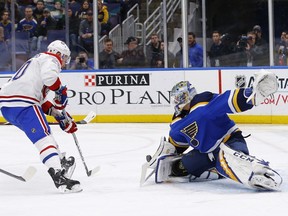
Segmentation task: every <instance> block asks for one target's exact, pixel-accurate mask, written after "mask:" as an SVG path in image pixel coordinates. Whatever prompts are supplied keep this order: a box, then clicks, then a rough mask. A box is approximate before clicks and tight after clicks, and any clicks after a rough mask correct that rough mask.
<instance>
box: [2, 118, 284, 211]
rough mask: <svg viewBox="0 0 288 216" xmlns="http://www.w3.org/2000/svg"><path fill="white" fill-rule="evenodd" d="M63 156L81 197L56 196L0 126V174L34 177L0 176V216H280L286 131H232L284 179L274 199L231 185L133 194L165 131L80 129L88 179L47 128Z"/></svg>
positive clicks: (22, 142) (19, 141) (151, 188)
mask: <svg viewBox="0 0 288 216" xmlns="http://www.w3.org/2000/svg"><path fill="white" fill-rule="evenodd" d="M51 127H52V130H53V133H54V137H55V138H56V140H57V141H58V143H59V145H60V148H61V150H62V151H66V152H67V154H68V155H74V156H75V157H76V159H77V167H76V170H75V173H74V178H75V179H77V180H79V181H80V182H81V184H82V188H83V192H81V193H78V194H59V192H58V191H57V190H56V188H55V187H54V184H53V182H52V180H51V179H50V176H49V175H48V173H47V169H46V167H45V166H44V165H43V164H41V163H40V159H39V156H38V152H37V150H36V148H35V147H33V145H32V144H31V143H30V141H29V140H28V138H26V136H25V135H24V134H23V133H22V132H21V131H20V130H18V129H17V128H16V127H14V126H0V137H1V141H0V149H1V151H0V167H1V168H2V169H6V170H7V171H10V172H13V173H16V174H19V175H20V174H22V173H23V172H24V171H25V169H26V168H27V167H28V166H30V165H32V166H35V167H36V168H37V173H36V175H35V176H34V177H33V178H32V179H31V180H30V181H29V182H26V183H25V182H20V181H17V180H15V179H13V178H11V177H8V176H6V175H3V174H1V173H0V215H1V216H10V215H13V216H16V215H17V216H51V215H54V216H58V215H59V216H115V215H117V216H158V215H168V216H176V215H179V216H180V215H191V216H201V215H205V216H206V215H213V216H218V215H219V216H220V215H221V216H225V215H227V216H228V215H229V216H230V215H232V216H238V215H239V216H240V215H241V216H243V215H247V216H249V215H253V216H256V215H257V216H258V215H259V216H264V215H267V216H268V215H269V216H271V215H280V216H281V215H287V209H288V206H287V204H288V186H287V183H286V181H287V176H288V170H287V168H288V144H287V143H288V125H282V126H281V125H239V127H240V128H241V129H242V130H243V132H244V135H248V134H250V133H251V136H250V137H249V138H248V139H247V142H248V146H249V148H250V152H251V154H252V155H255V156H257V157H258V158H263V159H265V160H268V161H270V165H271V167H273V168H274V169H276V170H277V171H278V172H279V173H280V175H281V176H282V177H283V181H284V182H283V184H282V187H281V192H255V191H253V190H251V189H247V188H245V187H243V186H241V185H239V184H237V183H234V182H232V181H231V180H227V179H225V180H218V181H209V182H194V183H173V184H172V183H170V184H168V183H167V184H158V185H155V184H154V183H153V177H151V179H149V180H148V182H147V183H146V184H145V185H144V186H143V187H140V186H139V182H140V175H141V166H142V164H143V163H144V162H145V156H146V155H147V154H152V153H154V151H155V150H156V148H157V147H158V144H159V141H160V137H161V136H167V132H168V127H169V126H168V124H120V123H118V124H100V123H98V124H88V125H79V130H78V132H77V138H78V140H79V143H80V146H81V150H82V152H83V155H84V157H85V160H86V163H87V166H88V168H89V169H92V168H94V167H96V166H98V165H100V166H101V170H100V171H99V173H97V174H96V175H95V176H93V177H87V176H86V173H85V169H84V166H83V164H82V161H81V159H80V157H79V154H78V151H77V148H76V146H75V144H74V140H73V137H72V135H70V134H66V133H64V132H62V131H61V129H60V128H59V127H58V126H57V125H53V126H51Z"/></svg>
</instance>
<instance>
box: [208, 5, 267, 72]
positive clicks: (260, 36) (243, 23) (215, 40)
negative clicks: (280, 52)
mask: <svg viewBox="0 0 288 216" xmlns="http://www.w3.org/2000/svg"><path fill="white" fill-rule="evenodd" d="M206 11H207V50H208V57H209V66H212V67H215V66H224V67H225V66H242V67H247V66H248V67H249V66H267V65H269V44H268V42H269V32H268V2H267V0H262V1H261V0H249V1H247V0H245V1H229V0H222V1H206ZM219 36H220V37H219Z"/></svg>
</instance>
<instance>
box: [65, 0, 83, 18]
mask: <svg viewBox="0 0 288 216" xmlns="http://www.w3.org/2000/svg"><path fill="white" fill-rule="evenodd" d="M68 6H69V8H70V9H71V10H72V12H73V14H74V15H75V16H77V14H78V11H79V10H80V8H81V4H80V3H79V2H78V1H76V0H69V3H68Z"/></svg>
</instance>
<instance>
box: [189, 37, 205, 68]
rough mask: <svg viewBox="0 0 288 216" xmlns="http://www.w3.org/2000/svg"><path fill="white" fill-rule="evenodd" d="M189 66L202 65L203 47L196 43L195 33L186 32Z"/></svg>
mask: <svg viewBox="0 0 288 216" xmlns="http://www.w3.org/2000/svg"><path fill="white" fill-rule="evenodd" d="M188 46H189V49H188V55H189V67H203V48H202V47H201V46H200V45H199V44H197V43H196V35H195V34H194V33H193V32H189V33H188Z"/></svg>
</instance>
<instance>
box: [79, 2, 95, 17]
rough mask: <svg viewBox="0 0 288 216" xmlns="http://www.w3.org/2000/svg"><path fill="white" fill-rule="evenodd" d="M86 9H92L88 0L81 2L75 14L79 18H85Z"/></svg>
mask: <svg viewBox="0 0 288 216" xmlns="http://www.w3.org/2000/svg"><path fill="white" fill-rule="evenodd" d="M88 10H92V7H91V5H90V2H89V1H88V0H84V1H83V2H82V5H81V8H80V10H79V12H78V14H77V15H78V17H79V19H80V20H85V19H86V18H87V12H88ZM92 11H93V10H92Z"/></svg>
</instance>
